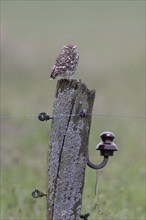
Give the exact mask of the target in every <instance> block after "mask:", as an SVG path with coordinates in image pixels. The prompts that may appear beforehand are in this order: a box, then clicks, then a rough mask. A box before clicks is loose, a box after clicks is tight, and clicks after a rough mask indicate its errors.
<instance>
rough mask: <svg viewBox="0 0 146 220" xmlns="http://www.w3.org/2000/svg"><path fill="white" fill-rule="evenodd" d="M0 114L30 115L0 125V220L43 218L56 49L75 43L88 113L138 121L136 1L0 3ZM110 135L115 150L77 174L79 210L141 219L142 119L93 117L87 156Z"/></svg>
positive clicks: (141, 100) (141, 26) (139, 19)
mask: <svg viewBox="0 0 146 220" xmlns="http://www.w3.org/2000/svg"><path fill="white" fill-rule="evenodd" d="M1 12H2V14H1V24H2V27H1V34H2V38H1V45H2V50H1V64H2V65H1V114H2V115H12V116H17V115H36V117H16V118H15V117H14V118H2V119H1V219H2V220H6V219H9V220H10V219H20V220H22V219H23V220H24V219H39V220H43V219H45V218H46V199H45V198H40V199H39V200H34V199H33V198H32V197H31V192H32V190H33V188H39V189H40V190H42V191H44V192H45V190H46V175H47V172H46V168H47V156H46V155H47V150H48V139H49V133H50V122H47V123H45V122H44V123H42V122H40V121H38V119H37V114H38V113H39V112H42V111H45V112H47V113H49V114H51V112H52V106H53V101H54V93H55V88H56V81H49V74H50V69H51V67H52V65H53V63H54V59H55V57H56V55H57V53H58V52H59V50H60V48H61V47H62V45H64V44H66V43H70V42H73V43H75V44H77V45H78V47H79V53H80V64H79V67H78V70H77V73H76V75H75V78H81V79H82V81H83V82H85V83H86V85H87V86H88V87H89V88H90V89H95V90H96V99H95V103H94V109H93V111H94V113H95V114H99V115H104V114H111V115H131V116H134V115H139V116H143V115H144V114H145V106H144V104H145V75H144V74H145V73H144V71H145V56H144V52H145V51H144V50H145V49H144V48H145V47H144V44H145V36H144V35H145V21H144V1H97V2H96V1H90V2H88V1H80V2H77V1H75V2H73V1H71V2H65V1H64V2H63V1H60V2H59V1H58V2H57V1H54V2H53V1H52V2H51V1H2V2H1ZM106 130H110V131H112V132H114V133H115V135H116V139H115V142H116V144H117V145H118V147H119V151H118V152H115V154H114V157H111V158H110V160H109V163H108V164H107V166H106V167H105V168H104V169H103V170H101V171H100V172H99V173H98V192H97V193H96V194H95V183H96V172H95V171H94V170H91V169H89V168H87V169H86V178H85V186H84V193H83V206H82V213H88V212H90V215H91V217H90V218H89V219H92V220H97V219H99V220H104V219H111V220H113V219H115V220H121V219H122V220H123V219H124V220H126V219H127V220H134V219H135V220H142V219H145V148H144V145H145V132H144V130H145V121H144V118H136V117H130V118H129V117H111V116H95V115H94V116H93V118H92V128H91V134H90V142H89V151H90V158H91V160H92V161H94V162H97V163H98V162H100V161H101V160H102V158H101V157H100V156H99V152H96V151H95V146H96V144H97V143H98V142H99V141H100V138H99V135H100V133H101V132H102V131H106Z"/></svg>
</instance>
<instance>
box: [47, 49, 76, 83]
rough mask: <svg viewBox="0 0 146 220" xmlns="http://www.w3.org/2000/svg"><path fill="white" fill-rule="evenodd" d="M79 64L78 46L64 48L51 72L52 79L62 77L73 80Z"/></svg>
mask: <svg viewBox="0 0 146 220" xmlns="http://www.w3.org/2000/svg"><path fill="white" fill-rule="evenodd" d="M78 62H79V54H78V51H77V46H76V45H66V46H64V47H63V48H62V50H61V53H60V54H59V55H58V57H57V59H56V61H55V64H54V66H53V68H52V71H51V76H50V79H55V78H56V77H62V78H67V79H69V80H70V79H71V77H72V75H73V74H74V72H75V71H76V68H77V65H78Z"/></svg>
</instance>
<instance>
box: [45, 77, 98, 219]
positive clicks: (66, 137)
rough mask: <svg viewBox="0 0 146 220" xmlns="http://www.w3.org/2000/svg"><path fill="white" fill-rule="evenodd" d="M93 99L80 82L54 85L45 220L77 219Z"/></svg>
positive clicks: (93, 94)
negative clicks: (55, 88) (55, 87)
mask: <svg viewBox="0 0 146 220" xmlns="http://www.w3.org/2000/svg"><path fill="white" fill-rule="evenodd" d="M94 98H95V91H93V90H89V89H88V88H87V87H86V85H85V84H83V83H82V82H81V81H77V80H71V81H68V80H66V79H61V80H59V81H58V83H57V90H56V96H55V100H54V109H53V120H52V126H51V134H50V140H49V151H48V181H47V220H79V219H80V211H81V205H82V192H83V185H84V175H85V168H86V164H87V151H88V149H87V146H88V141H89V133H90V125H91V116H92V115H91V112H92V108H93V102H94ZM85 111H86V114H85V115H84V112H85ZM81 113H83V114H81ZM88 113H90V114H88Z"/></svg>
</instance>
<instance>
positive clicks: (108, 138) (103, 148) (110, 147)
mask: <svg viewBox="0 0 146 220" xmlns="http://www.w3.org/2000/svg"><path fill="white" fill-rule="evenodd" d="M100 137H101V141H100V143H99V144H97V145H96V150H100V155H101V156H103V157H104V158H103V161H102V162H101V163H100V164H94V163H92V162H91V161H90V160H89V156H88V158H87V165H88V166H89V167H90V168H92V169H96V170H97V169H102V168H103V167H105V165H106V164H107V162H108V159H109V156H113V154H114V151H118V147H117V145H116V144H115V143H114V142H113V140H114V138H115V135H114V134H113V133H112V132H109V131H105V132H103V133H101V134H100Z"/></svg>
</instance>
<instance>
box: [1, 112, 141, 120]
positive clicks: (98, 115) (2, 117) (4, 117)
mask: <svg viewBox="0 0 146 220" xmlns="http://www.w3.org/2000/svg"><path fill="white" fill-rule="evenodd" d="M77 115H78V116H79V115H80V114H60V115H54V116H51V117H53V118H63V117H69V116H72V117H75V116H77ZM86 115H92V116H93V117H117V118H141V119H142V118H145V116H144V115H122V114H95V113H86ZM35 117H38V114H33V115H1V116H0V119H11V118H12V119H15V118H35Z"/></svg>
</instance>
